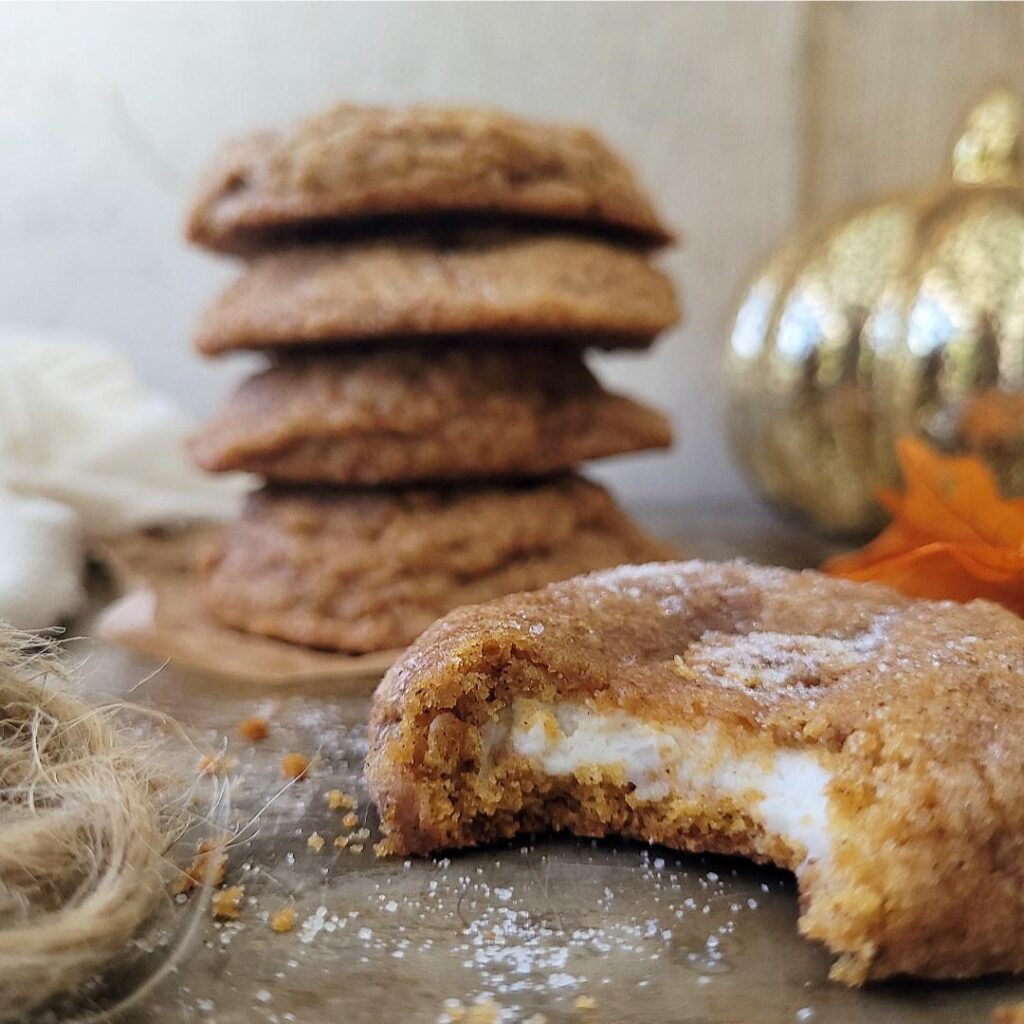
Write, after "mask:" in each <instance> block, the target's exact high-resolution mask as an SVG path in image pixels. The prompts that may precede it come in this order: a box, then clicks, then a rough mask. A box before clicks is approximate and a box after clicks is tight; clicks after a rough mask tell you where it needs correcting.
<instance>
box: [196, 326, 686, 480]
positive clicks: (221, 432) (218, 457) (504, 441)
mask: <svg viewBox="0 0 1024 1024" xmlns="http://www.w3.org/2000/svg"><path fill="white" fill-rule="evenodd" d="M671 441H672V430H671V426H670V425H669V422H668V420H667V419H666V418H665V417H664V416H663V415H662V414H661V413H659V412H656V411H655V410H653V409H649V408H647V407H646V406H643V405H641V404H639V403H638V402H634V401H632V400H631V399H629V398H625V397H623V396H621V395H614V394H609V393H608V392H607V391H605V390H604V389H603V388H602V387H601V385H600V384H599V383H598V382H597V380H596V379H595V378H594V376H593V375H592V374H591V373H590V371H589V370H588V369H587V367H586V366H585V365H584V363H583V359H582V356H581V354H580V353H579V352H578V351H575V350H571V349H554V350H552V349H548V348H545V347H515V348H511V347H505V348H502V347H492V346H488V347H484V348H480V349H476V348H473V347H459V348H441V349H438V350H433V351H423V350H422V349H405V350H401V351H394V350H388V351H383V352H379V351H371V352H359V353H346V354H341V355H335V356H333V357H332V356H327V355H316V356H310V357H306V358H291V359H288V360H286V361H283V362H281V363H279V364H278V365H276V366H273V367H272V368H271V369H269V370H266V371H265V372H263V373H261V374H258V375H256V376H255V377H252V378H250V379H249V380H247V381H246V382H245V383H243V384H242V385H241V386H240V387H239V389H238V390H237V391H236V392H235V394H234V396H233V397H232V398H231V399H230V400H229V401H228V403H227V405H226V406H225V408H224V409H223V410H222V411H221V413H220V414H219V415H218V416H217V417H216V418H215V419H213V420H212V421H211V422H210V423H208V424H207V425H206V426H205V427H204V429H203V430H202V431H201V432H200V433H199V434H198V435H197V436H196V437H195V438H194V439H193V441H192V444H191V447H192V453H193V455H194V457H195V459H196V461H197V462H198V463H199V464H200V465H201V466H203V467H204V468H205V469H208V470H212V471H228V470H246V471H248V472H252V473H258V474H260V475H262V476H264V477H265V478H267V479H270V480H277V481H288V482H299V483H307V482H308V483H335V484H350V485H351V484H360V485H370V484H397V483H415V482H423V481H437V480H458V479H472V478H497V477H526V476H538V475H541V474H547V473H553V472H559V471H562V470H566V469H571V468H572V467H573V466H575V465H577V464H578V463H581V462H583V461H585V460H588V459H595V458H602V457H606V456H610V455H618V454H621V453H624V452H631V451H640V450H643V449H650V448H664V447H667V446H668V445H669V444H671Z"/></svg>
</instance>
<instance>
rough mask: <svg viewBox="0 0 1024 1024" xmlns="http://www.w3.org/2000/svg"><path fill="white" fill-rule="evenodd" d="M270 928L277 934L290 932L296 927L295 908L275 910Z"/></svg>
mask: <svg viewBox="0 0 1024 1024" xmlns="http://www.w3.org/2000/svg"><path fill="white" fill-rule="evenodd" d="M270 927H271V929H273V931H275V932H290V931H291V930H292V929H293V928H294V927H295V908H294V907H292V906H288V907H281V909H280V910H275V911H274V915H273V917H271V919H270Z"/></svg>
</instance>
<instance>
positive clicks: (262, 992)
mask: <svg viewBox="0 0 1024 1024" xmlns="http://www.w3.org/2000/svg"><path fill="white" fill-rule="evenodd" d="M256 998H257V999H258V1000H259V1001H260V1002H261V1003H269V1002H270V1001H271V1000H272V999H273V998H274V997H273V996H272V995H271V994H270V992H269V991H268V990H267V989H265V988H261V989H259V991H258V992H257V993H256Z"/></svg>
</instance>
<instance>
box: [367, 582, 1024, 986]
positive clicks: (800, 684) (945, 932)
mask: <svg viewBox="0 0 1024 1024" xmlns="http://www.w3.org/2000/svg"><path fill="white" fill-rule="evenodd" d="M366 771H367V778H368V780H369V784H370V790H371V793H372V795H373V796H374V798H375V800H376V802H377V805H378V807H379V809H380V814H381V820H382V823H383V828H384V831H385V840H384V842H383V851H385V852H393V853H403V854H404V853H420V854H424V853H429V852H431V851H433V850H438V849H445V848H451V847H460V846H471V845H476V844H478V843H487V842H492V841H495V840H499V839H505V838H508V837H512V836H514V835H516V834H517V833H520V832H535V831H543V830H547V829H556V830H557V829H565V830H568V831H570V832H574V833H576V834H579V835H583V836H605V835H622V836H629V837H632V838H635V839H638V840H641V841H644V842H657V843H663V844H665V845H667V846H672V847H676V848H678V849H682V850H692V851H712V852H715V853H723V854H735V855H740V856H747V857H751V858H753V859H755V860H759V861H769V862H772V863H774V864H777V865H778V866H780V867H783V868H787V869H789V870H791V871H794V872H795V873H796V877H797V882H798V884H799V888H800V905H801V917H800V921H799V927H800V931H801V932H802V933H803V934H804V935H806V936H808V937H810V938H813V939H817V940H819V941H821V942H823V943H825V945H827V946H828V948H829V949H830V950H832V952H833V953H835V954H837V955H838V957H839V959H838V961H837V962H836V964H835V966H834V967H833V971H832V976H833V977H834V978H836V979H837V980H839V981H843V982H846V983H849V984H860V983H861V982H864V981H866V980H870V979H877V978H887V977H890V976H893V975H901V974H911V975H920V976H922V977H929V978H957V977H973V976H975V975H981V974H989V973H999V972H1007V971H1010V972H1022V971H1024V931H1022V929H1021V927H1020V923H1021V921H1022V920H1024V622H1022V621H1021V620H1020V619H1018V618H1017V617H1015V616H1014V615H1013V614H1011V613H1010V612H1008V611H1006V610H1004V609H1002V608H1000V607H998V606H997V605H994V604H989V603H987V602H984V601H975V602H972V603H971V604H968V605H958V604H953V603H949V602H943V603H939V602H928V601H912V600H910V599H908V598H904V597H902V596H900V595H898V594H896V593H894V592H892V591H889V590H887V589H884V588H882V587H877V586H870V585H867V584H856V583H850V582H848V581H845V580H837V579H833V578H831V577H826V576H823V575H821V574H818V573H814V572H803V573H797V572H792V571H789V570H785V569H771V568H764V567H758V566H751V565H747V564H744V563H739V562H732V563H724V564H715V563H707V562H684V563H677V564H667V565H649V566H642V567H635V566H626V567H622V568H619V569H613V570H611V571H608V572H601V573H595V574H593V575H591V576H585V577H582V578H580V579H574V580H569V581H567V582H563V583H556V584H554V585H552V586H550V587H547V588H545V589H543V590H540V591H538V592H536V593H533V594H517V595H514V596H512V597H507V598H504V599H502V600H499V601H496V602H493V603H491V604H487V605H483V606H481V607H471V608H460V609H458V610H457V611H455V612H453V613H452V614H451V615H449V616H448V617H446V618H445V619H443V620H441V621H440V622H438V623H436V624H435V625H434V626H432V627H431V628H430V629H429V630H427V632H426V633H424V634H423V636H421V637H420V639H419V640H418V641H417V642H416V643H415V644H414V645H413V646H412V647H411V648H410V649H409V650H408V651H407V652H406V653H405V654H404V655H403V656H402V658H401V659H400V660H399V661H398V662H397V663H396V664H395V665H394V666H393V667H392V668H391V670H390V671H389V672H388V674H387V676H386V677H385V679H384V681H383V683H382V684H381V686H380V687H379V688H378V689H377V692H376V695H375V698H374V710H373V716H372V720H371V725H370V749H369V756H368V759H367V766H366Z"/></svg>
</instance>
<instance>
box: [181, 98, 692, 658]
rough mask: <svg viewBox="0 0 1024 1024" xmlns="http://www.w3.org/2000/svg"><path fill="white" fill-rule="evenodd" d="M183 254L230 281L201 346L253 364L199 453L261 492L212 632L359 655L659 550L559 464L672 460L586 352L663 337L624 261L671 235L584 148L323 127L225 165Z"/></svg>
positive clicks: (668, 292)
mask: <svg viewBox="0 0 1024 1024" xmlns="http://www.w3.org/2000/svg"><path fill="white" fill-rule="evenodd" d="M189 236H190V238H191V239H192V240H193V241H194V242H196V243H198V244H200V245H204V246H207V247H208V248H211V249H214V250H218V251H222V252H229V253H235V254H240V255H243V256H244V257H245V258H246V259H247V261H248V263H247V269H246V270H245V272H244V273H243V275H242V277H241V278H240V279H239V280H238V281H237V282H236V283H235V284H234V285H233V286H231V287H230V288H229V289H228V290H227V291H226V292H225V293H224V294H223V295H222V296H221V297H220V298H219V299H218V300H217V301H216V302H215V303H214V305H213V306H212V308H211V309H210V310H209V311H208V313H207V315H206V317H205V319H204V321H203V323H202V326H201V329H200V333H199V337H198V346H199V349H200V351H201V352H203V353H204V354H207V355H211V356H213V355H220V354H223V353H227V352H232V351H236V350H240V349H258V350H263V351H265V352H266V353H267V354H268V355H269V356H270V358H271V363H270V366H269V368H267V369H266V370H264V371H263V372H262V373H259V374H257V375H256V376H255V377H253V378H251V379H250V380H248V381H246V382H245V383H243V384H242V386H241V387H240V388H239V390H238V391H237V392H236V394H235V395H234V396H233V397H232V398H231V399H230V400H229V402H228V404H227V407H226V408H225V409H224V410H223V412H221V414H220V415H219V416H217V417H216V418H215V419H214V420H213V421H212V422H211V423H209V424H208V425H207V426H206V427H205V429H204V430H203V431H202V432H201V433H200V434H199V436H197V437H196V438H195V439H194V442H193V452H194V455H195V457H196V459H197V460H198V462H199V463H200V465H202V466H203V467H205V468H206V469H209V470H212V471H228V470H247V471H250V472H253V473H257V474H259V475H261V476H262V477H263V478H264V479H265V480H266V485H265V486H264V487H263V489H262V490H260V491H259V492H257V493H256V494H255V495H253V496H252V498H251V499H250V501H249V503H248V505H247V507H246V509H245V511H244V513H243V515H242V517H241V519H240V520H239V521H238V522H237V523H235V524H234V525H233V526H232V527H231V529H230V530H229V533H228V536H227V540H226V542H225V545H224V548H223V550H222V551H221V552H220V553H219V554H218V555H217V556H216V557H215V558H213V559H212V560H211V562H210V564H209V565H208V566H207V569H206V578H205V594H206V601H207V604H208V606H209V608H210V610H211V611H212V613H213V614H214V615H216V616H217V617H218V618H219V619H220V620H221V621H222V622H224V623H226V624H228V625H230V626H233V627H236V628H239V629H242V630H247V631H250V632H254V633H260V634H264V635H268V636H273V637H278V638H280V639H283V640H288V641H292V642H295V643H301V644H307V645H310V646H314V647H320V648H326V649H333V650H339V651H345V652H350V653H353V654H356V653H364V652H369V651H375V650H384V649H390V648H395V647H401V646H403V645H405V644H407V643H408V642H409V641H411V640H412V639H413V638H414V637H415V636H416V635H417V634H418V633H419V632H421V631H422V630H423V629H424V628H425V627H426V626H427V625H429V624H430V622H432V621H433V620H434V619H435V618H437V617H438V616H439V615H441V614H443V613H444V612H446V611H448V610H449V609H451V608H453V607H455V606H457V605H460V604H466V603H473V602H478V601H483V600H487V599H489V598H492V597H496V596H499V595H501V594H504V593H508V592H511V591H518V590H528V589H533V588H536V587H538V586H541V585H543V584H545V583H548V582H550V581H553V580H557V579H563V578H566V577H569V576H573V575H576V574H578V573H581V572H585V571H588V570H591V569H597V568H603V567H607V566H611V565H616V564H619V563H622V562H643V561H650V560H655V559H660V558H665V557H671V556H672V555H673V553H674V551H673V549H672V548H671V546H670V545H667V544H665V543H662V542H660V541H658V540H656V539H654V538H652V537H649V536H648V535H646V534H645V533H644V532H643V531H642V530H640V529H639V528H638V527H637V526H636V524H634V523H633V522H632V521H631V520H630V518H629V517H628V516H627V515H626V514H625V513H624V512H623V511H622V510H620V509H619V508H618V507H617V506H616V504H615V502H614V501H613V499H612V498H611V496H610V495H609V494H608V493H607V492H606V491H605V490H604V489H603V488H601V487H598V486H596V485H595V484H592V483H590V482H588V481H586V480H584V479H583V478H582V477H580V476H578V475H576V473H575V471H574V470H575V467H576V466H577V465H578V464H579V463H581V462H583V461H585V460H587V459H594V458H599V457H604V456H609V455H616V454H621V453H624V452H631V451H639V450H642V449H648V448H658V447H666V446H667V445H669V444H670V443H671V432H670V428H669V424H668V422H667V421H666V419H665V418H664V417H663V416H662V415H661V414H660V413H658V412H655V411H654V410H651V409H648V408H646V407H644V406H642V405H640V404H638V403H636V402H634V401H632V400H630V399H628V398H625V397H622V396H619V395H613V394H610V393H608V392H607V391H605V390H604V389H603V388H602V387H601V385H600V384H599V383H598V381H597V380H596V379H595V378H594V376H593V375H592V374H591V373H590V371H589V370H588V369H587V367H586V366H585V364H584V362H583V357H582V352H583V349H584V348H585V347H587V346H599V347H604V348H609V347H630V348H643V347H646V346H648V345H649V344H650V343H651V341H652V340H653V339H654V337H655V336H656V335H657V334H658V333H659V332H660V331H662V330H664V329H665V328H667V327H669V326H671V325H672V324H673V323H674V322H675V321H676V320H677V319H678V317H679V311H678V307H677V304H676V299H675V294H674V291H673V288H672V286H671V284H670V283H669V282H668V280H667V279H666V278H665V277H664V276H663V275H662V274H660V273H659V272H658V271H657V270H656V269H655V268H654V267H652V266H651V265H650V263H649V262H648V260H647V259H646V258H645V256H644V250H646V249H650V248H652V247H653V246H656V245H659V244H663V243H665V242H667V241H668V240H669V238H670V235H669V233H668V232H667V231H666V229H665V228H664V227H663V226H662V225H661V224H660V222H659V221H658V219H657V217H656V215H655V213H654V211H653V209H652V207H651V205H650V202H649V201H648V199H647V198H646V196H645V195H644V194H643V193H642V192H641V191H640V189H639V187H638V186H637V184H636V182H635V180H634V178H633V175H632V173H631V171H630V170H629V168H628V167H627V166H626V165H625V164H624V163H623V162H622V161H621V160H620V159H619V158H618V157H617V156H616V155H615V154H614V153H612V152H611V151H610V150H609V149H608V148H607V147H606V146H605V145H604V144H603V143H602V142H601V141H600V140H598V139H597V138H595V137H594V136H593V135H592V134H590V133H589V132H586V131H583V130H580V129H576V128H567V127H556V126H551V125H540V124H531V123H526V122H523V121H521V120H518V119H515V118H512V117H508V116H505V115H502V114H497V113H493V112H486V111H473V110H439V109H430V108H413V109H410V110H404V111H391V110H383V109H368V108H354V107H349V106H342V107H337V108H335V109H333V110H331V111H328V112H327V113H325V114H323V115H321V116H319V117H316V118H313V119H312V120H310V121H307V122H306V123H304V124H302V125H300V126H299V127H298V128H297V129H296V130H295V131H293V132H291V133H290V134H287V135H280V136H279V135H260V136H257V137H254V138H252V139H249V140H247V141H245V142H242V143H240V144H236V145H234V146H232V147H230V148H229V149H228V150H226V151H225V152H224V154H223V155H222V158H221V159H220V161H219V162H218V163H217V164H216V165H215V167H214V168H213V169H212V172H211V174H210V177H209V180H208V182H207V184H206V187H205V188H204V190H203V192H202V194H201V196H200V198H199V200H198V202H197V204H196V205H195V207H194V209H193V211H192V214H191V218H190V221H189Z"/></svg>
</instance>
